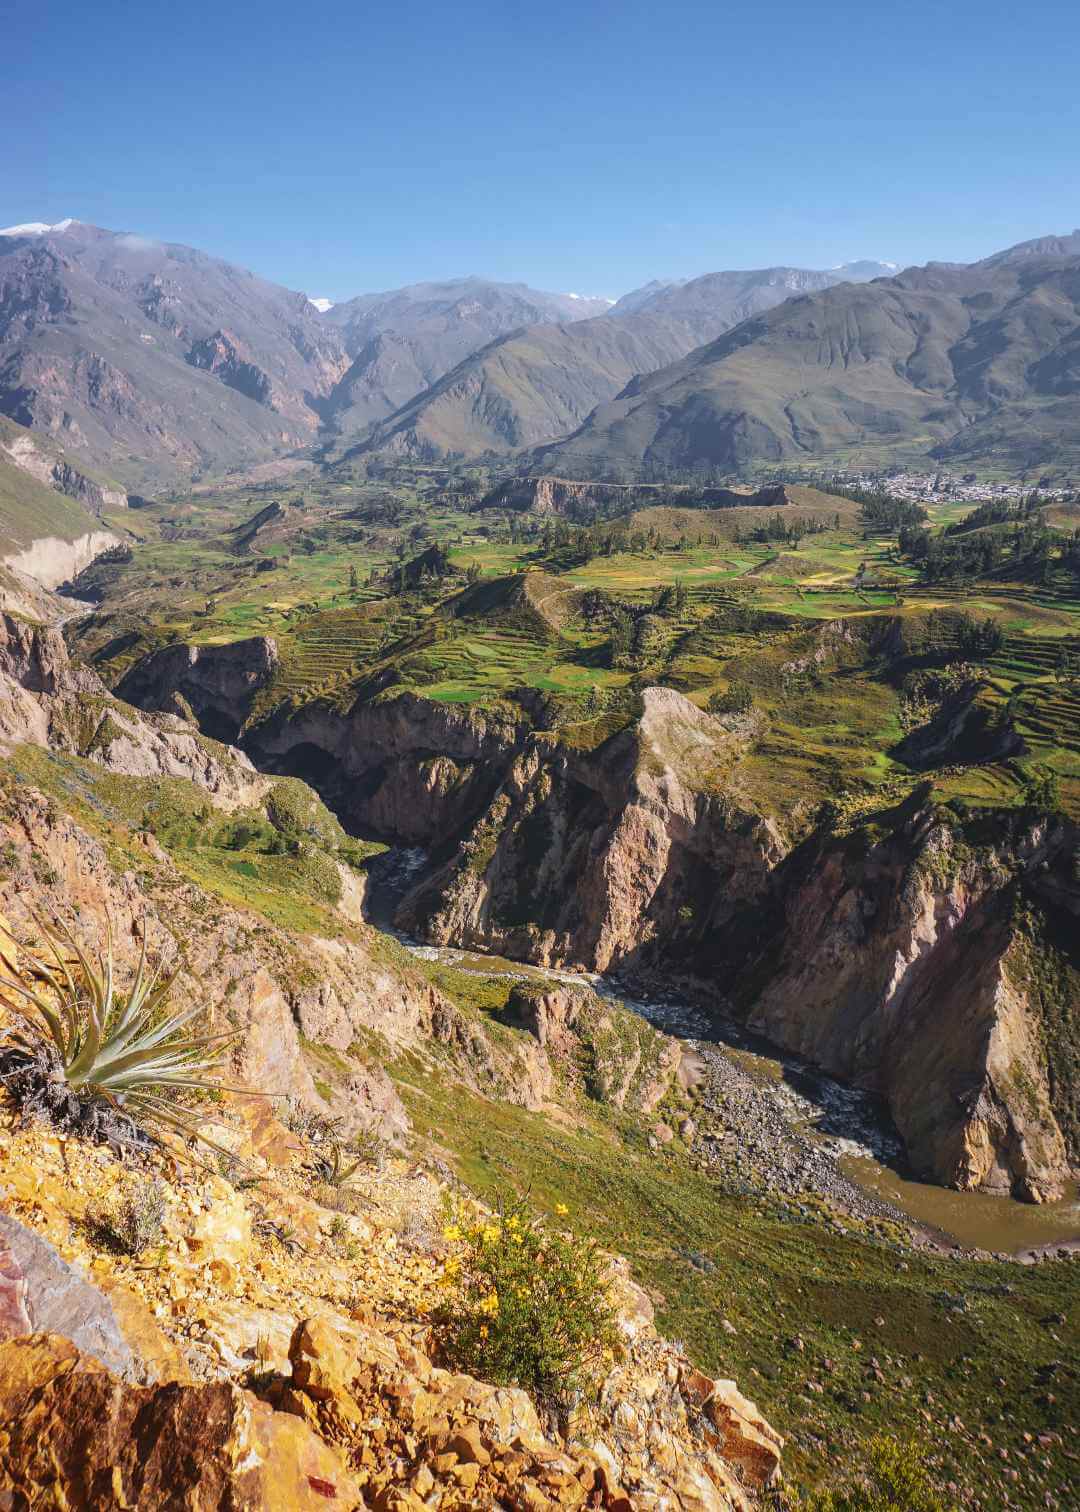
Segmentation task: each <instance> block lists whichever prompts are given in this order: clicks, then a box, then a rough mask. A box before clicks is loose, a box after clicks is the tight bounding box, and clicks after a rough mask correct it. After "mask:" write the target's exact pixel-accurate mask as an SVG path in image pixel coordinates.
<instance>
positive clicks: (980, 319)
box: [534, 232, 1080, 476]
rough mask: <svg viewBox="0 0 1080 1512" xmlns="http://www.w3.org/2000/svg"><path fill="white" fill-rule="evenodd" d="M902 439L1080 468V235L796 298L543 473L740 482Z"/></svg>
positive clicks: (661, 377)
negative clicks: (745, 474)
mask: <svg viewBox="0 0 1080 1512" xmlns="http://www.w3.org/2000/svg"><path fill="white" fill-rule="evenodd" d="M897 442H907V443H911V444H919V445H922V446H923V447H924V448H925V449H926V451H927V452H928V453H929V454H930V455H931V456H933V457H935V458H939V459H942V460H945V459H948V460H951V461H957V462H986V461H989V460H994V461H996V462H999V463H1000V464H1002V465H1008V464H1009V463H1010V462H1012V463H1013V464H1014V465H1015V464H1016V463H1019V464H1021V465H1023V466H1028V467H1042V466H1046V465H1050V464H1051V463H1053V462H1055V461H1066V462H1069V463H1072V462H1074V461H1075V460H1076V459H1077V458H1080V232H1074V233H1073V234H1072V235H1071V236H1067V237H1044V238H1041V239H1039V240H1036V241H1033V242H1027V243H1024V244H1022V245H1021V246H1019V247H1015V248H1012V249H1010V250H1008V251H1005V252H1001V253H997V254H995V255H994V256H992V257H989V258H986V259H985V260H983V261H982V262H978V263H974V264H971V265H970V266H964V265H955V264H947V263H929V264H927V266H926V267H925V268H910V269H908V270H907V271H906V272H904V273H902V274H900V275H899V276H897V277H896V278H890V279H884V280H877V281H875V282H873V283H870V284H861V285H860V284H855V283H846V284H841V285H838V286H836V287H834V288H831V289H826V290H823V291H821V292H819V293H816V294H813V295H805V296H802V297H798V298H794V299H791V300H789V301H787V302H786V303H784V304H781V305H778V306H776V307H774V308H773V309H772V310H770V311H768V312H766V313H764V314H761V315H758V316H754V317H752V318H750V319H748V320H746V321H744V322H743V323H742V324H740V325H738V326H736V327H735V328H734V329H733V330H731V331H730V332H728V333H727V334H726V335H724V336H721V337H720V338H719V339H718V340H716V341H713V342H710V343H708V344H707V345H705V346H702V347H700V348H698V349H697V350H695V351H694V352H692V353H691V354H689V355H688V356H687V357H685V358H684V359H682V360H681V361H680V362H678V363H675V364H673V365H672V366H669V367H667V368H664V369H661V370H659V371H657V372H655V373H652V374H650V375H646V376H643V377H640V378H637V379H635V380H633V381H632V382H631V383H630V384H628V385H627V387H626V389H625V390H624V391H623V392H622V394H620V395H619V396H618V398H616V399H615V400H614V401H612V402H611V403H609V404H606V405H603V406H600V407H599V408H598V409H597V410H596V411H595V412H594V414H592V415H591V416H590V417H589V419H588V421H587V422H586V423H585V424H584V425H583V426H582V427H581V428H580V429H579V431H578V432H577V433H576V434H575V435H573V436H571V437H570V438H569V439H568V440H566V441H563V442H558V443H554V444H552V445H550V446H547V447H545V448H543V449H542V450H541V451H540V453H539V454H538V455H537V456H536V458H534V462H535V465H537V466H538V467H541V468H542V469H543V470H550V471H555V472H560V473H568V474H569V475H571V476H594V475H596V474H600V475H603V474H605V473H611V472H612V471H613V470H614V471H615V472H619V471H621V470H626V471H628V472H629V473H631V474H633V473H634V472H636V471H638V470H640V469H641V468H642V466H643V465H646V464H649V465H652V466H660V467H665V466H667V467H673V468H686V467H694V466H696V465H699V464H706V465H710V466H713V467H719V468H721V469H725V470H728V469H730V470H737V469H739V468H741V467H744V466H746V465H747V464H749V463H753V462H759V461H770V462H782V461H790V460H807V459H815V458H819V457H824V456H828V455H830V454H836V453H837V452H839V451H841V450H842V449H843V448H846V447H865V446H867V445H872V444H875V443H877V444H879V445H881V446H883V447H888V446H891V445H895V444H896V443H897Z"/></svg>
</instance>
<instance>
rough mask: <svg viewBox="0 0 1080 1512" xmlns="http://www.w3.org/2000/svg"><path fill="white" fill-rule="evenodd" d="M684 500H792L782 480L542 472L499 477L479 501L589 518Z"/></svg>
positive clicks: (703, 503)
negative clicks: (718, 483)
mask: <svg viewBox="0 0 1080 1512" xmlns="http://www.w3.org/2000/svg"><path fill="white" fill-rule="evenodd" d="M684 500H686V501H690V502H692V503H693V504H694V505H695V506H696V507H698V508H707V509H730V508H734V507H735V506H737V505H756V506H758V507H763V506H767V507H769V508H781V507H782V506H784V505H786V504H788V503H789V502H790V501H789V499H788V495H787V492H786V490H785V488H784V485H783V484H782V483H777V484H774V485H771V486H769V487H765V488H759V489H757V490H756V492H751V491H749V490H745V491H743V490H737V489H734V488H694V489H691V488H688V487H682V486H675V487H671V486H668V485H666V484H663V485H662V484H656V483H597V482H576V481H574V480H573V479H570V478H552V477H539V478H512V479H510V480H509V482H506V483H500V484H499V485H498V486H497V487H495V488H494V489H492V491H491V492H490V493H489V494H487V495H486V496H485V497H484V498H483V499H482V500H481V503H480V505H479V506H478V507H480V508H483V509H520V510H527V511H528V512H529V513H530V514H541V515H560V516H563V517H564V518H566V519H570V520H580V521H589V520H593V519H595V518H596V516H597V515H598V514H618V513H625V512H627V511H628V510H631V509H642V508H648V506H649V505H651V504H680V503H682V502H683V501H684Z"/></svg>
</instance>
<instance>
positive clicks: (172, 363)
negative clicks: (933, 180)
mask: <svg viewBox="0 0 1080 1512" xmlns="http://www.w3.org/2000/svg"><path fill="white" fill-rule="evenodd" d="M894 275H895V276H894ZM1078 364H1080V233H1074V234H1073V235H1072V236H1067V237H1043V238H1040V239H1037V240H1035V241H1033V242H1030V243H1025V244H1023V245H1022V246H1020V247H1017V248H1012V249H1009V250H1007V251H1005V252H1001V253H998V254H995V255H994V256H992V257H988V258H986V259H984V260H983V261H982V262H979V263H975V264H972V265H970V266H963V265H953V264H944V263H930V264H928V265H927V266H926V267H925V268H921V269H919V268H915V269H908V270H907V271H906V272H904V273H901V274H899V275H896V274H895V268H894V266H893V265H892V264H887V263H874V262H857V263H850V264H846V265H844V266H843V267H839V268H833V269H828V270H820V271H813V270H806V269H799V268H793V267H776V268H768V269H761V270H749V271H738V272H733V271H722V272H715V273H709V274H705V275H702V276H701V277H698V278H693V279H686V280H669V281H661V280H658V281H655V282H653V283H651V284H648V285H646V286H645V287H644V288H642V289H639V290H635V291H633V292H632V293H630V294H627V295H625V296H623V298H621V299H620V300H618V301H617V302H616V303H615V304H614V305H611V304H609V302H608V301H606V300H600V299H588V298H582V297H580V296H576V295H571V294H551V293H543V292H539V291H536V290H533V289H530V288H528V287H527V286H525V285H523V284H504V283H495V282H490V281H487V280H484V279H481V278H475V277H472V278H461V279H453V280H449V281H446V282H442V283H425V284H417V285H412V286H410V287H407V288H402V289H398V290H391V291H388V292H384V293H379V294H365V295H360V296H358V297H356V298H355V299H351V300H347V301H345V302H343V303H340V304H337V305H334V306H331V307H330V308H328V309H327V310H325V311H322V310H320V309H318V308H316V305H315V304H314V303H313V302H312V301H311V300H310V299H309V298H308V297H307V296H306V295H304V294H301V293H299V292H294V291H291V290H287V289H283V288H281V287H279V286H277V285H275V284H272V283H269V282H268V281H266V280H264V279H261V278H259V277H257V276H256V275H255V274H252V273H250V272H248V271H246V270H244V269H241V268H238V267H235V266H233V265H232V264H229V263H226V262H223V261H222V260H220V259H217V258H214V257H212V256H209V255H208V254H206V253H203V252H199V251H195V250H193V249H191V248H188V247H184V246H179V245H175V244H162V243H158V242H153V241H150V240H148V239H146V238H143V237H140V236H137V235H131V234H125V233H115V232H111V231H106V230H102V229H100V228H97V227H93V226H88V225H84V224H81V223H79V222H76V221H62V222H60V223H58V224H57V225H53V226H49V225H45V224H43V223H38V222H34V223H30V224H27V225H22V226H17V227H11V228H8V230H7V231H6V232H4V233H0V414H3V415H6V416H8V417H9V418H10V419H13V420H15V421H17V422H18V423H19V424H21V425H26V426H29V427H32V428H34V429H36V430H38V431H42V432H46V433H48V434H49V435H51V436H52V437H53V438H54V439H55V440H57V441H59V442H60V443H61V444H62V445H63V446H64V447H65V448H66V449H67V450H68V451H69V452H70V453H73V454H75V455H77V456H78V457H80V458H82V459H83V460H85V461H86V462H87V463H88V464H90V465H91V466H93V467H96V468H97V469H98V470H99V471H104V472H105V473H106V474H107V475H109V476H112V477H115V478H117V479H118V480H120V481H122V482H123V483H125V484H126V485H127V486H129V487H134V488H154V487H160V486H167V485H171V484H176V483H180V482H182V481H184V480H186V479H190V478H192V477H198V476H217V475H221V474H223V473H225V472H227V471H229V470H234V469H237V468H243V467H248V466H251V465H253V464H257V463H262V462H266V461H269V460H272V459H274V458H277V457H280V456H283V455H287V454H289V453H295V452H297V451H305V450H307V449H310V448H318V449H319V450H318V454H319V455H321V456H323V457H324V458H327V459H330V460H333V459H336V458H340V457H342V456H349V457H357V456H365V455H373V454H376V453H382V452H388V453H390V454H392V455H402V456H407V457H413V458H417V459H421V460H424V459H436V458H442V457H446V456H449V455H455V456H462V457H466V458H470V457H480V456H492V457H500V458H504V459H507V460H509V459H513V463H514V465H518V464H519V463H520V465H521V466H523V467H530V468H533V467H538V468H542V469H543V470H545V471H557V472H563V473H567V474H569V475H576V476H584V475H590V476H592V475H600V476H628V477H633V476H635V475H639V474H640V473H641V472H643V471H656V470H658V469H659V470H661V471H663V470H664V469H665V468H673V469H684V468H687V467H696V466H700V465H706V466H709V467H715V468H720V469H721V470H724V471H732V472H734V471H738V470H744V469H746V468H750V467H753V466H754V465H755V464H757V463H762V462H787V461H816V460H819V459H824V458H828V457H831V456H838V455H840V454H842V453H846V452H848V451H850V450H852V449H860V450H862V451H865V450H866V449H870V450H871V451H872V450H873V449H875V448H878V449H880V450H881V452H882V455H885V454H886V453H887V452H888V451H889V449H890V448H896V447H898V446H899V447H905V448H908V449H909V450H912V449H913V450H915V451H917V452H920V453H921V454H926V455H933V456H934V457H937V458H941V459H949V460H955V461H957V462H963V463H965V464H970V463H979V462H982V461H985V460H987V459H992V460H993V461H994V462H995V463H997V462H998V461H999V460H1000V459H1002V458H1005V460H1007V461H1011V462H1015V463H1016V464H1017V465H1026V466H1039V467H1042V466H1046V465H1049V464H1051V463H1053V462H1054V461H1055V460H1059V461H1062V462H1063V463H1064V464H1066V465H1069V464H1070V463H1071V460H1072V459H1073V458H1075V457H1076V456H1078V455H1080V370H1078ZM1006 453H1007V454H1008V455H1007V457H1006Z"/></svg>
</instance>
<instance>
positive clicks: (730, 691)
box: [709, 679, 754, 714]
mask: <svg viewBox="0 0 1080 1512" xmlns="http://www.w3.org/2000/svg"><path fill="white" fill-rule="evenodd" d="M753 707H754V690H753V688H751V686H750V684H749V683H746V682H743V681H741V680H739V679H737V680H736V681H735V682H733V683H732V684H731V685H730V686H729V687H727V688H725V689H724V691H723V692H722V693H714V694H713V695H712V697H711V698H710V699H709V713H710V714H749V712H750V710H751V709H752V708H753Z"/></svg>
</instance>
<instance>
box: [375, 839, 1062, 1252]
mask: <svg viewBox="0 0 1080 1512" xmlns="http://www.w3.org/2000/svg"><path fill="white" fill-rule="evenodd" d="M397 856H398V858H400V860H399V867H400V866H401V863H402V862H404V867H403V870H404V871H405V873H406V875H408V874H409V873H413V872H415V870H416V868H417V865H418V864H419V863H420V857H421V853H418V852H411V853H410V852H404V853H402V852H398V853H397ZM412 857H415V858H416V860H415V861H411V860H410V858H412ZM399 886H400V884H399ZM397 890H398V889H397V888H395V887H391V888H390V889H389V891H390V893H393V892H396V891H397ZM369 901H370V898H369ZM389 901H390V900H389V898H387V899H386V903H389ZM390 911H391V909H390V908H389V907H387V906H386V905H385V903H384V906H383V907H382V908H378V909H377V910H376V909H372V916H373V917H372V922H377V923H378V925H379V926H380V927H381V928H383V929H388V928H389V920H388V914H389V912H390ZM376 914H377V915H378V917H375V915H376ZM391 932H394V933H396V931H392V930H391ZM397 938H398V939H399V940H400V941H401V943H402V944H403V945H404V946H405V947H406V948H407V949H408V950H409V951H411V952H412V953H413V954H414V955H416V956H418V957H421V958H423V959H425V960H437V961H442V962H444V963H445V964H447V965H452V966H456V967H457V968H458V969H460V970H465V971H474V972H477V973H479V974H482V975H485V976H500V977H501V976H511V977H517V978H522V977H526V978H532V979H533V980H536V979H540V980H548V981H557V982H563V983H567V984H571V985H573V984H576V985H587V986H589V987H591V988H592V989H593V990H594V991H595V992H598V993H599V994H600V995H601V996H604V997H609V998H615V999H617V1000H618V1001H620V1002H622V1003H623V1004H624V1005H625V1006H626V1007H627V1008H629V1009H631V1010H632V1011H633V1012H635V1013H639V1014H641V1015H642V1017H644V1018H646V1019H648V1021H649V1022H650V1023H651V1024H653V1025H655V1027H656V1028H657V1029H662V1030H663V1031H664V1032H665V1033H666V1034H670V1035H672V1036H673V1037H675V1038H676V1039H679V1040H681V1041H682V1042H683V1044H684V1047H685V1049H686V1052H687V1054H688V1055H690V1056H693V1055H695V1054H701V1053H704V1054H706V1055H715V1054H717V1053H720V1054H726V1055H729V1056H731V1057H732V1058H733V1059H735V1060H736V1061H737V1063H738V1065H739V1067H740V1069H741V1070H742V1071H744V1072H749V1074H750V1075H751V1076H752V1077H753V1078H754V1080H755V1081H757V1082H759V1083H760V1084H761V1085H764V1086H769V1087H771V1089H772V1091H773V1092H774V1094H775V1096H776V1099H777V1102H778V1104H779V1106H780V1107H781V1108H782V1109H783V1112H784V1116H785V1118H787V1119H788V1121H789V1122H790V1123H791V1125H792V1126H793V1127H794V1128H797V1129H799V1131H800V1132H801V1133H803V1134H807V1135H809V1136H811V1137H812V1138H813V1139H815V1140H817V1141H820V1142H821V1143H822V1144H823V1145H824V1147H825V1148H826V1149H827V1150H828V1151H829V1152H830V1153H831V1154H832V1155H833V1156H834V1157H835V1158H836V1160H837V1162H838V1164H839V1167H840V1169H841V1171H842V1172H843V1174H844V1175H845V1176H846V1177H848V1178H849V1179H850V1180H851V1181H853V1182H854V1183H855V1184H856V1185H857V1186H859V1187H861V1188H862V1189H863V1191H865V1192H866V1193H868V1194H869V1195H870V1196H872V1197H874V1198H878V1199H880V1200H882V1201H884V1202H887V1203H888V1204H889V1205H890V1206H891V1207H893V1208H898V1209H900V1210H901V1211H902V1212H903V1213H905V1214H907V1216H908V1217H909V1218H911V1219H913V1220H914V1221H915V1222H916V1223H918V1224H920V1225H923V1226H924V1227H925V1228H927V1229H929V1230H930V1231H931V1232H932V1233H933V1234H934V1235H936V1236H937V1237H938V1238H939V1239H940V1240H941V1241H943V1242H945V1243H955V1244H957V1245H960V1246H962V1247H963V1248H965V1249H981V1250H992V1251H997V1252H1003V1253H1007V1254H1013V1255H1017V1256H1018V1257H1020V1258H1029V1257H1031V1256H1032V1255H1033V1253H1034V1252H1036V1251H1039V1250H1043V1249H1047V1248H1049V1249H1050V1250H1051V1251H1054V1250H1056V1249H1057V1248H1059V1247H1062V1246H1068V1247H1069V1248H1070V1249H1080V1189H1074V1190H1073V1191H1072V1192H1070V1193H1069V1194H1068V1195H1067V1196H1066V1197H1065V1198H1064V1199H1063V1200H1062V1201H1060V1202H1054V1203H1044V1204H1036V1203H1029V1202H1017V1201H1014V1200H1013V1199H1012V1198H1009V1197H992V1196H988V1195H986V1194H984V1193H981V1192H954V1191H950V1190H949V1189H947V1188H945V1187H939V1186H934V1185H933V1184H932V1183H930V1182H924V1181H918V1180H915V1179H912V1178H911V1176H910V1175H909V1174H906V1173H905V1170H904V1151H903V1145H902V1142H901V1141H900V1139H899V1137H898V1136H897V1134H896V1131H895V1129H893V1127H892V1125H891V1123H890V1121H889V1119H888V1115H887V1113H886V1112H885V1110H884V1109H883V1107H882V1105H881V1103H880V1101H879V1099H877V1098H875V1097H873V1096H871V1095H870V1094H868V1093H865V1092H860V1091H858V1090H857V1089H855V1088H852V1087H847V1086H844V1085H843V1084H842V1083H840V1082H837V1081H834V1080H833V1079H832V1078H831V1077H828V1076H825V1075H823V1074H822V1073H821V1072H820V1071H817V1070H816V1069H814V1068H813V1067H811V1066H808V1065H806V1064H805V1063H804V1062H802V1061H800V1060H799V1059H798V1057H796V1056H792V1055H789V1054H787V1053H786V1052H784V1051H781V1050H778V1049H777V1048H776V1047H775V1046H772V1045H769V1044H768V1043H767V1042H764V1041H762V1040H760V1039H757V1038H756V1037H754V1036H752V1035H749V1034H747V1033H746V1031H745V1030H743V1029H742V1028H741V1026H739V1025H737V1024H733V1023H723V1022H720V1023H718V1022H717V1021H716V1019H715V1018H714V1017H713V1016H712V1015H710V1014H707V1013H706V1012H704V1011H703V1010H702V1009H701V1008H700V1007H698V1006H695V1005H694V1004H692V1003H689V1002H687V1001H685V1000H682V999H680V998H679V997H677V996H671V997H668V998H641V997H638V996H635V995H634V993H633V992H632V991H630V992H628V991H627V990H626V988H625V986H624V985H623V984H620V983H619V982H618V981H616V980H612V979H608V978H605V977H603V976H601V975H598V974H597V973H595V972H584V971H557V970H551V969H541V968H539V967H535V966H529V965H526V964H523V963H522V962H520V961H510V960H505V959H503V958H502V957H499V956H492V955H485V954H482V953H479V952H475V951H466V950H458V949H454V948H450V947H439V946H433V945H421V944H418V943H417V942H416V941H414V940H410V939H407V938H405V937H403V936H401V935H400V934H398V935H397Z"/></svg>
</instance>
